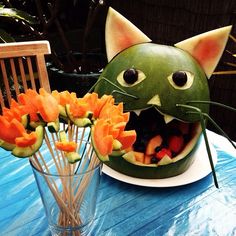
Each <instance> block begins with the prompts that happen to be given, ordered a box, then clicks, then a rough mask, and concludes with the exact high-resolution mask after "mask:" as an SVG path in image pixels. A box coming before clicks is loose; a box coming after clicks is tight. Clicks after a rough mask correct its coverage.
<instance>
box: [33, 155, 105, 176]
mask: <svg viewBox="0 0 236 236" xmlns="http://www.w3.org/2000/svg"><path fill="white" fill-rule="evenodd" d="M29 163H30V165H31V167H32V168H33V169H34V170H36V171H37V172H39V173H41V174H43V175H46V176H51V177H72V176H81V175H85V174H88V173H90V172H93V171H94V170H96V169H98V168H100V167H101V166H102V164H103V162H102V161H100V160H99V162H98V163H97V164H96V165H95V166H94V167H93V168H91V169H89V170H85V171H82V172H79V173H72V174H62V175H60V174H55V173H47V172H45V171H42V170H39V169H38V168H37V167H36V166H35V165H34V164H33V162H32V160H31V159H30V158H29Z"/></svg>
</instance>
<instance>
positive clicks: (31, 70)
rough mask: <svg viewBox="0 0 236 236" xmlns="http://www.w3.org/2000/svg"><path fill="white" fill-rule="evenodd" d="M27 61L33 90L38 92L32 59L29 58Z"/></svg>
mask: <svg viewBox="0 0 236 236" xmlns="http://www.w3.org/2000/svg"><path fill="white" fill-rule="evenodd" d="M26 60H27V65H28V72H29V77H30V82H31V87H32V89H34V90H36V84H35V77H34V72H33V67H32V62H31V58H30V57H27V58H26Z"/></svg>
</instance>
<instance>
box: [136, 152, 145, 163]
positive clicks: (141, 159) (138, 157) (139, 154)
mask: <svg viewBox="0 0 236 236" xmlns="http://www.w3.org/2000/svg"><path fill="white" fill-rule="evenodd" d="M134 156H135V159H136V161H138V162H141V163H144V153H143V152H134Z"/></svg>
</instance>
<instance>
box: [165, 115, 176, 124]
mask: <svg viewBox="0 0 236 236" xmlns="http://www.w3.org/2000/svg"><path fill="white" fill-rule="evenodd" d="M173 119H174V117H173V116H170V115H166V114H164V121H165V123H166V124H168V123H169V122H171V121H172V120H173Z"/></svg>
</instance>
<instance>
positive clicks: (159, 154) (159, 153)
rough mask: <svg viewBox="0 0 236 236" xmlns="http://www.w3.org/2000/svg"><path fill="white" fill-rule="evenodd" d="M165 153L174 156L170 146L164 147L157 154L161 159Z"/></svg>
mask: <svg viewBox="0 0 236 236" xmlns="http://www.w3.org/2000/svg"><path fill="white" fill-rule="evenodd" d="M165 155H167V156H169V157H172V153H171V150H169V149H168V148H162V149H161V150H160V151H159V152H157V153H156V155H155V156H156V158H158V159H159V160H161V159H162V158H163V157H164V156H165Z"/></svg>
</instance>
